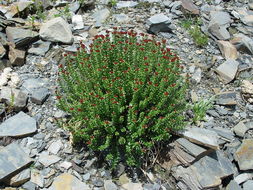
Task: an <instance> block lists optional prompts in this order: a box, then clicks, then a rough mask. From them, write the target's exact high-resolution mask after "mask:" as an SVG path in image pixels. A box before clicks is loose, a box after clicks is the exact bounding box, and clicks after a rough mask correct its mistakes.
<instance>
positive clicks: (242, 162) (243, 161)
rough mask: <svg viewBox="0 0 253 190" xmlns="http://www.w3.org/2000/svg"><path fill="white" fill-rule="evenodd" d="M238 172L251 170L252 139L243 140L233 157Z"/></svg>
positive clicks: (252, 160) (252, 159)
mask: <svg viewBox="0 0 253 190" xmlns="http://www.w3.org/2000/svg"><path fill="white" fill-rule="evenodd" d="M234 158H235V160H236V161H237V162H238V165H239V168H240V170H250V169H253V139H245V140H243V142H242V144H241V146H240V147H239V148H238V149H237V151H236V152H235V155H234Z"/></svg>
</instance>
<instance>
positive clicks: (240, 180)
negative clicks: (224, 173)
mask: <svg viewBox="0 0 253 190" xmlns="http://www.w3.org/2000/svg"><path fill="white" fill-rule="evenodd" d="M252 177H253V174H252V173H242V174H239V175H238V176H236V177H235V178H234V180H235V182H236V183H237V184H239V185H240V184H242V183H244V182H245V181H247V180H249V179H252Z"/></svg>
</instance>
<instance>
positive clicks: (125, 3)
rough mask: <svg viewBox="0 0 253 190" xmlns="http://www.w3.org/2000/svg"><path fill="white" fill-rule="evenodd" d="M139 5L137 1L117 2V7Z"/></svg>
mask: <svg viewBox="0 0 253 190" xmlns="http://www.w3.org/2000/svg"><path fill="white" fill-rule="evenodd" d="M136 5H138V3H137V2H135V1H118V2H117V4H116V7H117V9H121V8H126V7H135V6H136Z"/></svg>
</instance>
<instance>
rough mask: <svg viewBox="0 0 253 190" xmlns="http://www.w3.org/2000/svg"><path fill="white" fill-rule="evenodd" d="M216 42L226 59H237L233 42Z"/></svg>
mask: <svg viewBox="0 0 253 190" xmlns="http://www.w3.org/2000/svg"><path fill="white" fill-rule="evenodd" d="M217 44H218V46H219V48H220V51H221V54H222V56H223V57H225V58H226V59H237V58H238V53H237V49H236V48H235V46H234V45H233V44H231V43H230V42H228V41H223V40H218V41H217Z"/></svg>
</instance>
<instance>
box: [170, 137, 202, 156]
mask: <svg viewBox="0 0 253 190" xmlns="http://www.w3.org/2000/svg"><path fill="white" fill-rule="evenodd" d="M175 143H177V144H179V145H180V146H181V147H182V148H183V150H184V151H186V152H187V153H189V154H190V155H192V156H194V157H198V156H199V155H201V154H203V153H204V152H206V151H207V149H204V148H202V147H200V146H198V145H196V144H194V143H191V142H190V141H188V140H186V139H184V138H179V139H177V140H176V141H175Z"/></svg>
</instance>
